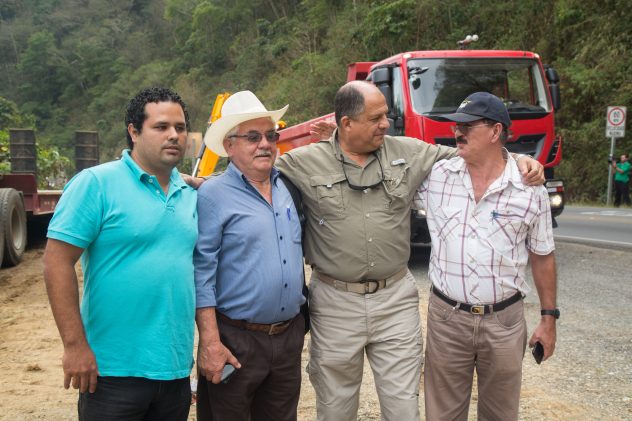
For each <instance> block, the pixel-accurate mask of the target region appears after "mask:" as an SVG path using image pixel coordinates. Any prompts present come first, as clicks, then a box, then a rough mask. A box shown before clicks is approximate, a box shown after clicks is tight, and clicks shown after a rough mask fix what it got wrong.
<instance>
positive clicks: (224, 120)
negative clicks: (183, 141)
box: [204, 91, 290, 156]
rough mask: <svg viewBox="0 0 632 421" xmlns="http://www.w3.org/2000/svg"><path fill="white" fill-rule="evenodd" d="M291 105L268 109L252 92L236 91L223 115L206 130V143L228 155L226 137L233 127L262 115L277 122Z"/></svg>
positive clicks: (220, 152) (220, 154)
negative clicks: (225, 143) (274, 109)
mask: <svg viewBox="0 0 632 421" xmlns="http://www.w3.org/2000/svg"><path fill="white" fill-rule="evenodd" d="M289 106H290V105H289V104H288V105H286V106H285V107H283V108H281V109H279V110H276V111H268V110H266V107H264V106H263V104H262V103H261V101H259V98H257V97H256V96H255V94H253V93H252V92H250V91H240V92H235V93H234V94H232V95H231V96H229V97H228V99H227V100H226V102H224V105H223V106H222V114H221V117H220V118H218V119H217V120H215V121H214V122H213V123H211V125H210V127H209V128H208V129H207V130H206V133H205V134H204V143H205V144H206V147H207V148H209V149H210V150H212V151H213V152H215V153H216V154H217V155H219V156H228V155H227V154H226V150H225V149H224V137H225V136H226V133H228V132H229V131H230V130H231V129H232V128H233V127H235V126H237V125H239V124H241V123H243V122H244V121H249V120H254V119H257V118H262V117H270V118H271V119H272V121H274V123H276V122H277V121H278V120H279V119H281V117H283V114H285V112H286V111H287V109H288V107H289Z"/></svg>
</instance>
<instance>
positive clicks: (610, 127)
mask: <svg viewBox="0 0 632 421" xmlns="http://www.w3.org/2000/svg"><path fill="white" fill-rule="evenodd" d="M626 110H627V108H626V107H617V106H613V107H608V112H607V114H606V137H624V136H625V116H626V114H627V112H626Z"/></svg>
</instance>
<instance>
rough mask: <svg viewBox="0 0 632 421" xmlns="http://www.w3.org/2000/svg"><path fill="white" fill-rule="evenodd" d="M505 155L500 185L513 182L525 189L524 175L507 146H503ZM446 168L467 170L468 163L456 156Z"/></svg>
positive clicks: (456, 170)
mask: <svg viewBox="0 0 632 421" xmlns="http://www.w3.org/2000/svg"><path fill="white" fill-rule="evenodd" d="M503 157H504V159H505V161H506V164H505V169H504V171H503V174H502V175H501V177H500V180H501V181H500V187H503V188H504V187H505V186H506V185H507V184H508V183H511V184H513V185H514V187H516V188H518V189H520V190H524V189H525V185H524V183H523V182H522V175H521V174H520V170H519V169H518V163H517V162H516V160H515V159H514V158H513V156H512V155H511V154H510V153H509V151H507V149H506V148H503ZM445 168H446V169H447V170H449V171H452V172H457V173H460V172H464V171H465V168H466V164H465V161H464V160H463V158H461V157H456V158H454V159H450V160H449V161H448V162H447V164H446V166H445Z"/></svg>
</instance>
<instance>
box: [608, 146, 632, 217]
mask: <svg viewBox="0 0 632 421" xmlns="http://www.w3.org/2000/svg"><path fill="white" fill-rule="evenodd" d="M631 167H632V165H631V164H630V163H629V162H628V155H627V154H623V155H621V160H620V161H619V162H612V168H614V170H615V173H614V205H615V206H616V207H619V206H621V203H622V202H623V204H624V205H627V206H630V168H631Z"/></svg>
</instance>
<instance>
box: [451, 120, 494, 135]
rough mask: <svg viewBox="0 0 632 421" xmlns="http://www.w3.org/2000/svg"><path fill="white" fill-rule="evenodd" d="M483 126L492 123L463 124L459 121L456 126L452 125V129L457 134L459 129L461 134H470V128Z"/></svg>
mask: <svg viewBox="0 0 632 421" xmlns="http://www.w3.org/2000/svg"><path fill="white" fill-rule="evenodd" d="M482 126H488V127H489V126H491V124H490V123H481V124H461V123H457V124H455V125H454V126H452V127H450V128H451V129H452V133H454V134H456V132H457V130H458V131H460V132H461V134H464V135H465V136H467V135H468V133H469V132H470V130H472V129H474V128H476V127H482Z"/></svg>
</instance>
